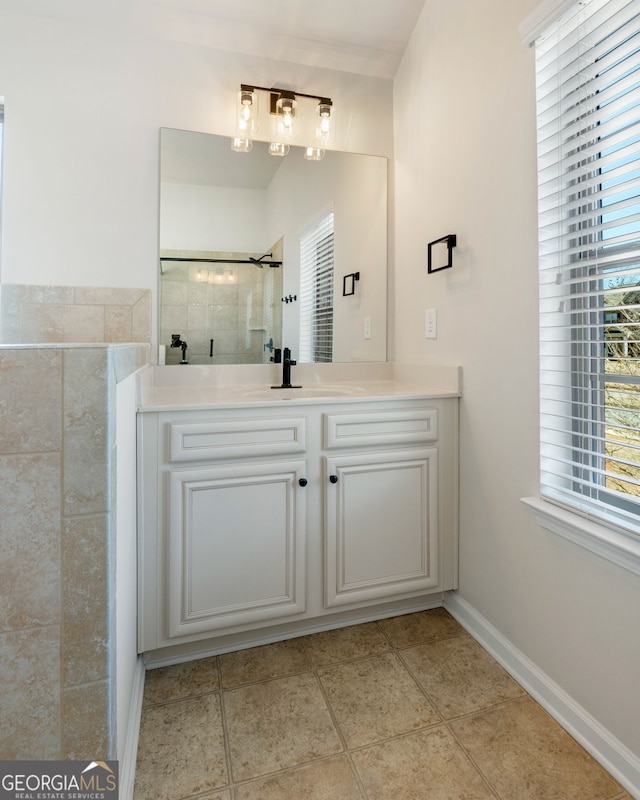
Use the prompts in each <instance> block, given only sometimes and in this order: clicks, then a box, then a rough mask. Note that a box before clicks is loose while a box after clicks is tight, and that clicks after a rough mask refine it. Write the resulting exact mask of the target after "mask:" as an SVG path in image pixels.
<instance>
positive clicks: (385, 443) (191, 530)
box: [138, 398, 457, 652]
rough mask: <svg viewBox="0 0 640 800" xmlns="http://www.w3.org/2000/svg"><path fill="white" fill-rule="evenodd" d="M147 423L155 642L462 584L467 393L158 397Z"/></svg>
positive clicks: (142, 455) (145, 540)
mask: <svg viewBox="0 0 640 800" xmlns="http://www.w3.org/2000/svg"><path fill="white" fill-rule="evenodd" d="M138 430H139V488H140V492H139V497H140V502H139V505H140V514H139V542H140V544H139V547H140V550H139V565H140V573H139V577H140V581H139V649H140V650H141V651H147V652H148V651H154V650H158V649H160V648H167V647H172V646H177V645H186V644H189V643H196V644H197V645H198V646H200V647H202V642H203V640H207V639H211V640H212V641H213V640H214V639H215V640H220V638H221V637H226V638H227V639H229V637H234V636H235V637H236V639H234V641H236V642H237V641H242V643H246V642H250V641H251V637H252V635H253V636H254V638H255V639H256V640H258V639H260V638H261V637H263V636H264V635H266V633H265V632H266V629H269V631H268V632H267V633H268V635H269V636H271V637H272V638H278V630H280V629H281V630H282V634H283V635H291V634H292V633H295V632H300V633H303V632H305V631H306V630H313V629H317V628H318V626H321V627H331V618H332V617H335V619H336V624H345V620H346V621H348V619H349V615H350V614H353V618H354V621H356V620H357V619H360V618H363V615H364V616H365V617H366V616H369V617H372V616H375V608H377V607H380V610H381V614H383V613H391V606H392V605H393V603H397V602H401V603H404V606H403V608H408V609H409V610H411V607H413V606H411V603H414V605H415V602H417V601H419V600H420V599H421V598H422V597H423V596H424V595H431V594H433V593H438V592H443V591H444V590H446V589H452V588H455V585H456V579H457V564H456V562H457V398H451V399H436V400H432V401H429V400H406V399H402V400H385V401H373V402H371V401H367V400H362V401H358V402H354V401H351V402H349V403H346V402H344V401H342V402H340V401H326V400H325V401H323V402H311V403H303V402H299V403H293V402H286V403H284V402H283V403H280V404H278V403H268V404H264V405H262V406H259V405H257V404H254V405H249V404H247V405H244V406H242V407H238V408H233V407H230V406H228V407H224V408H211V409H198V410H195V409H193V410H175V411H174V410H166V411H146V412H144V413H140V414H139V429H138ZM414 598H417V601H414ZM238 637H240V639H238ZM211 648H213V649H214V650H215V642H213V643H212V645H211Z"/></svg>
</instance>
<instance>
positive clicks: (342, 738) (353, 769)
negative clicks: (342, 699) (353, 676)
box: [314, 667, 368, 800]
mask: <svg viewBox="0 0 640 800" xmlns="http://www.w3.org/2000/svg"><path fill="white" fill-rule="evenodd" d="M319 669H324V667H319ZM314 675H315V679H316V682H317V684H318V686H319V687H320V691H321V693H322V697H323V699H324V702H325V705H326V707H327V710H328V712H329V716H330V717H331V722H332V724H333V727H334V728H335V729H336V733H337V734H338V737H339V739H340V743H341V744H342V751H343V753H344V755H345V756H346V759H347V761H348V762H349V766H350V767H351V772H352V774H353V776H354V778H355V781H356V784H357V786H358V791H359V792H360V794H361V795H362V798H363V800H367V797H368V796H367V793H366V792H365V789H364V784H363V783H362V779H361V778H360V773H359V772H358V770H357V769H356V765H355V764H354V763H353V759H352V758H351V755H350V750H349V747H348V746H347V740H346V738H345V736H344V734H343V733H342V729H341V728H340V725H339V724H338V720H337V718H336V716H335V713H334V711H333V707H332V705H331V701H330V700H329V696H328V694H327V692H326V690H325V688H324V686H323V684H322V680H321V678H320V676H319V675H318V670H317V669H314Z"/></svg>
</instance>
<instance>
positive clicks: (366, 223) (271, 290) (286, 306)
mask: <svg viewBox="0 0 640 800" xmlns="http://www.w3.org/2000/svg"><path fill="white" fill-rule="evenodd" d="M267 148H268V145H267V144H266V143H265V142H254V145H253V149H252V150H251V152H249V153H236V152H233V151H232V150H231V148H230V143H229V139H228V138H226V137H222V136H214V135H212V134H205V133H195V132H192V131H181V130H174V129H168V128H163V129H162V130H161V132H160V309H159V344H160V347H161V355H160V361H161V363H162V361H165V363H167V364H177V363H180V362H181V361H183V362H185V361H186V362H188V363H190V364H261V363H268V362H269V361H270V360H271V359H273V358H274V354H275V352H276V349H278V348H282V347H289V348H290V349H291V350H292V355H293V357H294V358H297V360H298V361H300V362H304V361H307V362H331V361H334V362H337V361H343V362H344V361H384V360H386V338H387V331H386V317H387V160H386V159H385V158H382V157H379V156H366V155H358V154H353V153H342V152H336V151H328V152H327V153H326V155H325V157H324V159H323V160H322V161H308V160H306V159H305V158H304V148H296V147H292V148H291V150H290V152H289V154H288V155H287V156H285V157H284V158H278V157H274V156H272V155H269V153H268V150H267ZM355 273H358V274H359V279H358V281H357V283H356V285H355V290H354V292H353V293H352V294H349V295H344V294H343V284H344V278H345V276H347V275H353V274H355ZM176 337H177V338H176ZM185 344H186V347H185ZM172 345H173V346H172Z"/></svg>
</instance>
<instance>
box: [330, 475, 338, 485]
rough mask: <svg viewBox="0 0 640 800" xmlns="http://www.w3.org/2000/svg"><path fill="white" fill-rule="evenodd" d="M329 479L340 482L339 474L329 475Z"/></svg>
mask: <svg viewBox="0 0 640 800" xmlns="http://www.w3.org/2000/svg"><path fill="white" fill-rule="evenodd" d="M329 480H330V481H331V483H337V482H338V476H337V475H329Z"/></svg>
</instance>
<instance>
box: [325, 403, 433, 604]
mask: <svg viewBox="0 0 640 800" xmlns="http://www.w3.org/2000/svg"><path fill="white" fill-rule="evenodd" d="M324 423H325V424H324V438H325V448H326V450H327V453H328V454H327V455H326V456H325V473H326V480H325V508H326V513H325V532H324V536H325V605H326V606H327V607H332V606H343V605H350V604H352V603H354V602H357V601H374V600H378V601H379V600H382V599H385V598H389V597H395V596H399V595H403V594H406V593H407V592H416V591H427V590H430V589H435V588H437V587H438V583H439V580H440V576H441V571H440V569H439V562H438V555H439V553H438V551H439V542H438V539H439V536H438V448H437V446H436V443H437V440H438V410H437V409H435V408H429V409H424V408H415V409H411V410H407V411H400V410H396V409H389V410H384V409H383V410H376V411H367V410H360V411H358V412H356V413H350V414H326V415H325V418H324ZM389 442H391V443H392V444H393V445H394V446H396V447H397V446H398V445H400V444H402V445H403V446H404V449H393V450H388V449H383V448H384V447H386V446H387V444H388V443H389ZM424 443H429V444H430V445H431V446H429V447H409V445H418V444H424ZM341 448H346V449H347V451H346V452H343V453H340V454H339V455H336V454H335V453H334V452H332V451H337V452H339V451H340V449H341Z"/></svg>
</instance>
